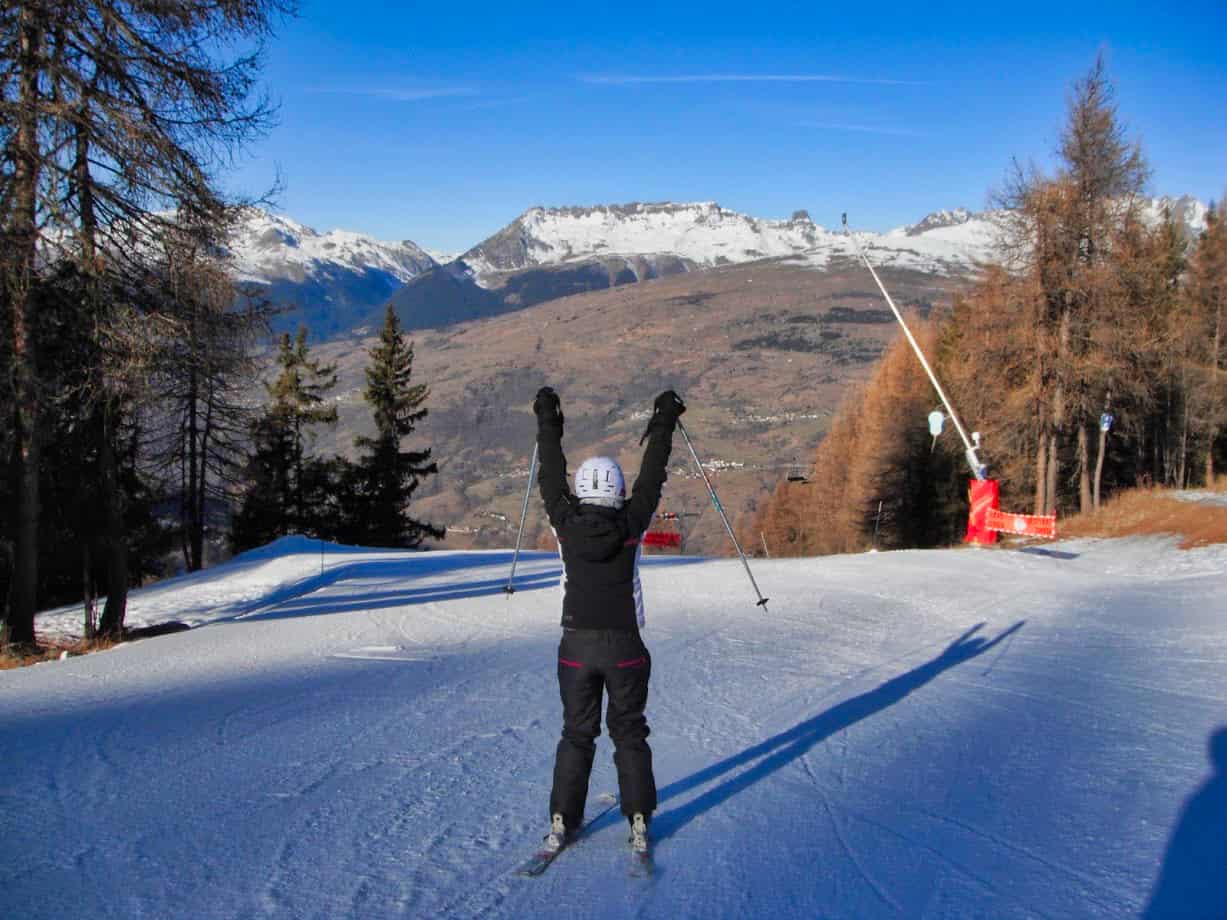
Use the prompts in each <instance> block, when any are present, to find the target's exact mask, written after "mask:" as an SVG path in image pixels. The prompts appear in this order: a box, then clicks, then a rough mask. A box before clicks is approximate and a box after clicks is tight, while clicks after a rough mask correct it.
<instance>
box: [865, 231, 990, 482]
mask: <svg viewBox="0 0 1227 920" xmlns="http://www.w3.org/2000/svg"><path fill="white" fill-rule="evenodd" d="M843 224H844V235H845V236H847V237H848V239H850V240H851V241H852V245H853V247H854V248H855V249H856V254H857V255H858V256H860V257H861V261H862V262H864V263H865V267H866V268H867V269H869V274H871V275H873V280H874V282H875V283H876V284H877V286H878V290H879V291H881V292H882V296H883V297H885V298H886V303H887V305H888V306H889V307H890V311H891V312H892V313H894V314H895V319H897V320H899V325H900V326H902V327H903V334H904V335H905V336H907V340H908V344H910V345H911V346H912V351H914V352H915V353H916V357H917V358H919V359H920V366H921V367H923V368H924V369H925V373H926V374H928V375H929V380H930V381H931V382H932V384H933V389H935V390H937V395H938V396H940V397H941V400H942V405H944V406H945V407H946V411H947V412H949V413H950V421H952V422H954V427H955V428H957V429H958V431H959V437H960V438H962V439H963V446H964V447H965V448H966V451H965V453H964V454H963V456H964V457H966V458H967V465H968V466H970V467H971V475H973V476H975V477H976V479H979V480H983V479H984V467H983V465H982V464H981V463H980V458H979V457H978V456H976V449H975V448H974V447H972V446H971V441H969V440H968V439H967V432H966V431H964V430H963V423H962V422H960V421H959V417H958V415H957V414H956V413H955V411H954V407H953V406H952V405H950V400H949V399H947V398H946V391H945V390H943V389H942V385H941V384H940V383H938V382H937V375H936V374H934V373H933V368H931V367H929V362H928V361H927V360H926V359H925V355H924V352H923V351H921V350H920V345H918V344H917V342H916V339H915V338H913V337H912V330H911V329H909V328H908V327H907V323H905V322H904V321H903V314H902V313H900V312H899V308H898V307H896V306H895V302H894V301H893V300H891V299H890V294H888V293H886V286H885V285H884V284H882V279H881V278H879V277H878V273H877V272H875V271H874V270H873V266H872V265H871V264H870V263H869V259H868V257H866V255H865V253H864V251H863V250H862V249H861V244H860V243H859V242H857V239H856V237H855V236H854V235H853V233H852V231H851V230H849V229H848V214H847V212H846V211H845V212H844V214H843Z"/></svg>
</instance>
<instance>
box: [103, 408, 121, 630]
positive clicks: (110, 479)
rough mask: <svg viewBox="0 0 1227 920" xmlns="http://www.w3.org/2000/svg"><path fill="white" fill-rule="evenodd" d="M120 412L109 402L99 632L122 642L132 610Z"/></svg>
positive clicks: (105, 424)
mask: <svg viewBox="0 0 1227 920" xmlns="http://www.w3.org/2000/svg"><path fill="white" fill-rule="evenodd" d="M115 414H116V410H115V407H114V406H113V405H112V403H111V400H110V399H108V400H107V401H106V404H105V405H104V406H103V411H102V419H103V423H102V442H101V444H100V445H99V449H98V465H99V466H100V467H101V468H102V475H101V477H100V478H101V480H102V504H103V513H104V515H105V532H106V541H107V602H106V606H105V607H104V608H103V610H102V622H101V623H100V624H99V627H98V631H99V632H100V633H102V634H103V635H104V636H113V637H115V638H119V637H120V636H122V635H123V631H124V615H125V613H126V612H127V608H128V534H127V533H126V531H125V528H124V498H123V488H122V485H121V482H120V472H119V456H118V454H117V453H116V450H115V442H116V440H117V436H118V435H117V432H116V430H115V429H116V427H117V426H116V424H115V422H116V419H115Z"/></svg>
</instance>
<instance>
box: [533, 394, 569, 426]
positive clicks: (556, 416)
mask: <svg viewBox="0 0 1227 920" xmlns="http://www.w3.org/2000/svg"><path fill="white" fill-rule="evenodd" d="M533 412H535V413H536V415H537V422H538V423H539V424H544V423H546V422H555V421H556V422H557V423H558V424H559V425H561V424H562V404H561V402H559V399H558V394H557V393H555V392H554V388H553V387H542V388H541V389H539V390H538V391H537V398H536V399H534V400H533Z"/></svg>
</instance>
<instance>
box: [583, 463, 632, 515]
mask: <svg viewBox="0 0 1227 920" xmlns="http://www.w3.org/2000/svg"><path fill="white" fill-rule="evenodd" d="M575 494H576V495H577V496H578V497H579V500H580V501H582V502H592V503H593V504H599V505H609V506H610V507H614V508H617V507H620V506H621V504H622V502H623V501H625V500H626V480H625V479H624V478H623V477H622V467H620V466H618V462H617V461H616V460H614V459H613V458H612V457H589V458H588V459H587V460H585V461H584V462H583V463H581V464H580V465H579V469H578V470H576V471H575Z"/></svg>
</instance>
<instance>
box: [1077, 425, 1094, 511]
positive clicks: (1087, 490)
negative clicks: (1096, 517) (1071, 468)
mask: <svg viewBox="0 0 1227 920" xmlns="http://www.w3.org/2000/svg"><path fill="white" fill-rule="evenodd" d="M1077 437H1078V510H1079V511H1081V512H1082V513H1083V514H1086V513H1087V512H1088V511H1090V510H1091V508H1092V507H1094V505H1093V502H1092V498H1091V454H1090V446H1091V445H1090V440H1091V439H1090V437H1089V436H1088V435H1087V433H1086V422H1081V423H1079V425H1078V435H1077Z"/></svg>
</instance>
